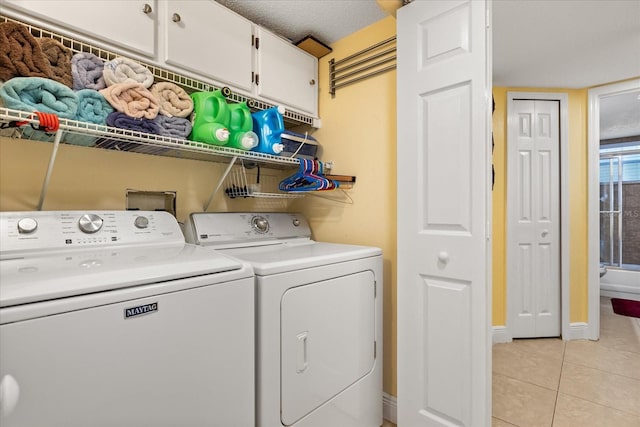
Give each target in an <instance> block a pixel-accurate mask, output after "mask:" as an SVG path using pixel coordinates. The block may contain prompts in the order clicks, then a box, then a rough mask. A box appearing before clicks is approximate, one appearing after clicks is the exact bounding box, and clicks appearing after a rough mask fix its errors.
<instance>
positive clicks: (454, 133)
mask: <svg viewBox="0 0 640 427" xmlns="http://www.w3.org/2000/svg"><path fill="white" fill-rule="evenodd" d="M486 17H487V10H486V4H485V1H481V0H472V1H414V2H413V3H410V4H409V5H407V6H405V7H402V8H401V9H399V11H398V412H399V417H398V421H399V426H401V427H420V426H452V425H460V426H488V425H491V403H490V402H491V334H490V329H491V319H490V315H491V311H490V310H489V306H490V301H489V299H490V295H491V292H490V286H491V285H490V280H489V278H490V269H489V265H490V263H489V252H490V241H489V239H488V223H487V221H489V218H490V215H489V214H488V210H489V208H488V206H489V204H488V203H489V202H488V201H489V197H490V189H491V166H490V161H489V159H490V153H491V137H490V129H489V123H490V111H491V109H490V105H491V87H490V83H489V79H490V75H491V74H490V71H488V68H490V66H488V65H487V64H490V61H491V58H490V55H489V54H488V49H489V48H490V41H489V42H488V41H487V38H488V37H489V36H490V31H489V30H488V29H487V25H488V23H487V20H486ZM489 38H490V37H489ZM487 61H488V62H487Z"/></svg>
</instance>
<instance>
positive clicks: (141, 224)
mask: <svg viewBox="0 0 640 427" xmlns="http://www.w3.org/2000/svg"><path fill="white" fill-rule="evenodd" d="M133 225H135V226H136V228H142V229H144V228H147V227H148V226H149V218H147V217H146V216H139V217H136V219H135V221H133Z"/></svg>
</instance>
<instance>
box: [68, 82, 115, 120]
mask: <svg viewBox="0 0 640 427" xmlns="http://www.w3.org/2000/svg"><path fill="white" fill-rule="evenodd" d="M76 95H77V96H78V111H77V112H76V120H78V121H81V122H87V123H93V124H96V125H103V124H105V123H107V116H108V115H109V114H111V113H113V107H112V106H111V104H109V103H108V102H107V100H106V99H104V96H102V94H101V93H100V92H98V91H96V90H91V89H82V90H79V91H77V92H76Z"/></svg>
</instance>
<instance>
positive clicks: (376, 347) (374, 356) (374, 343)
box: [373, 341, 378, 359]
mask: <svg viewBox="0 0 640 427" xmlns="http://www.w3.org/2000/svg"><path fill="white" fill-rule="evenodd" d="M376 357H378V343H377V342H376V341H374V342H373V358H374V359H375V358H376Z"/></svg>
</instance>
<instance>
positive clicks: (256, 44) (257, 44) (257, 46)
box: [254, 37, 260, 49]
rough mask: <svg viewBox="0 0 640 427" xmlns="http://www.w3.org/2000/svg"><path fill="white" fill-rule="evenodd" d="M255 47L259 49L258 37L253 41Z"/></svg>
mask: <svg viewBox="0 0 640 427" xmlns="http://www.w3.org/2000/svg"><path fill="white" fill-rule="evenodd" d="M254 45H255V47H256V49H260V37H256V41H255V44H254Z"/></svg>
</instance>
